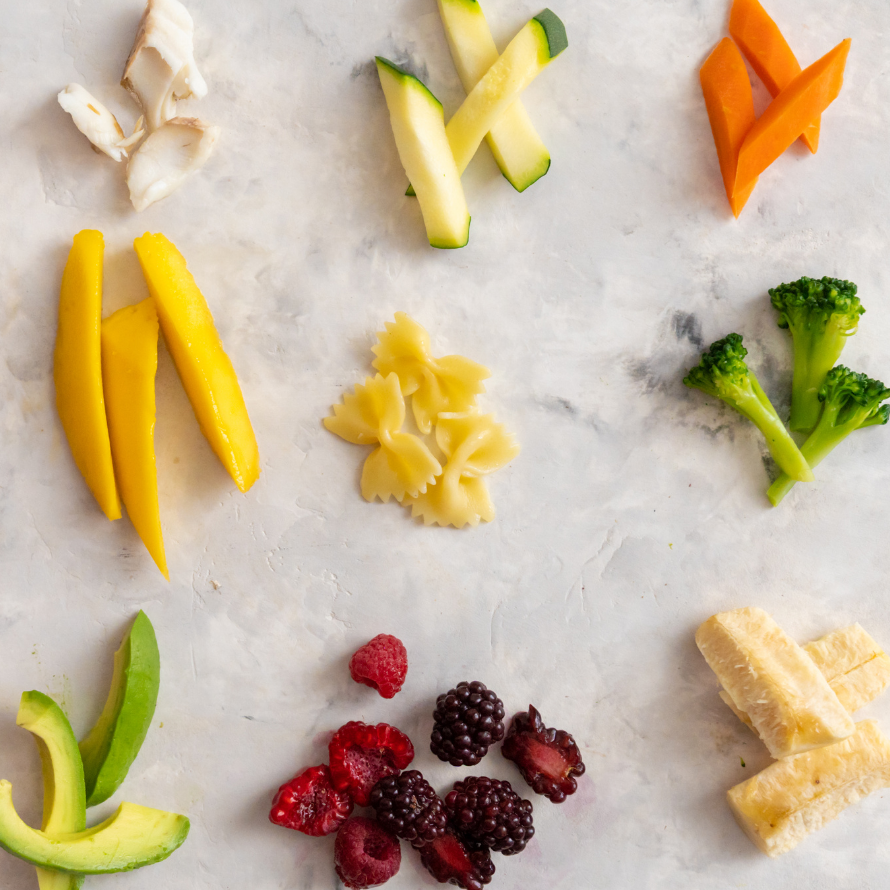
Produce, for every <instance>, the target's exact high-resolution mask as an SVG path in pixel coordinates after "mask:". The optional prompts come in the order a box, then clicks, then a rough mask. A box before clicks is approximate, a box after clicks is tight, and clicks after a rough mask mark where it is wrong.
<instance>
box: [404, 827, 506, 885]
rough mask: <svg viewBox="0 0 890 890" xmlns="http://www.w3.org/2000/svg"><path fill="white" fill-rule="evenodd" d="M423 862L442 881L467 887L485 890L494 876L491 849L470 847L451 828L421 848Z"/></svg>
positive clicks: (441, 882)
mask: <svg viewBox="0 0 890 890" xmlns="http://www.w3.org/2000/svg"><path fill="white" fill-rule="evenodd" d="M420 861H421V862H422V863H423V866H424V868H425V869H426V870H427V871H428V872H429V873H430V874H431V875H432V876H433V877H434V878H435V879H436V880H437V881H438V882H439V883H440V884H454V885H456V886H457V887H463V890H482V887H483V885H485V884H489V883H491V879H492V877H493V875H494V863H493V862H492V861H491V854H490V853H489V852H488V850H478V849H470V845H469V844H468V843H467V842H466V841H465V840H464V839H463V838H461V837H458V835H457V834H455V833H454V831H452V830H451V829H450V828H449V829H448V831H446V833H445V834H444V835H442V837H440V838H436V840H434V841H431V842H430V843H428V844H424V845H423V846H422V847H421V848H420Z"/></svg>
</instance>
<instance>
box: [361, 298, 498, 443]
mask: <svg viewBox="0 0 890 890" xmlns="http://www.w3.org/2000/svg"><path fill="white" fill-rule="evenodd" d="M395 319H396V320H395V321H394V322H386V330H385V331H380V332H378V334H377V338H378V343H377V345H376V346H374V347H372V351H373V352H374V354H375V355H376V356H377V358H375V359H374V361H373V363H372V364H373V366H374V367H375V368H376V369H377V370H378V371H380V373H381V374H392V373H394V374H397V375H398V378H399V384H400V386H401V388H402V395H403V396H409V395H410V396H413V399H412V402H411V407H412V410H413V411H414V421H415V423H416V424H417V428H418V429H419V430H420V431H421V432H422V433H424V434H427V433H429V432H430V431H431V430H432V427H433V424H434V423H435V422H436V416H437V415H439V414H441V413H442V412H460V411H466V410H467V409H468V408H472V407H473V406H474V405H475V404H476V396H477V394H479V393H481V392H485V387H484V386H483V385H482V381H483V380H485V379H486V378H487V377H490V376H491V373H490V372H489V370H488V368H485V367H483V366H482V365H480V364H477V363H476V362H474V361H471V360H470V359H468V358H464V357H463V356H462V355H446V356H445V357H444V358H439V359H437V358H434V357H433V356H432V355H431V353H430V335H429V334H428V333H427V331H426V329H425V328H424V327H422V326H421V325H419V324H418V323H417V322H416V321H414V320H413V319H411V318H409V317H408V316H407V315H406V314H405V313H404V312H397V313H396V315H395Z"/></svg>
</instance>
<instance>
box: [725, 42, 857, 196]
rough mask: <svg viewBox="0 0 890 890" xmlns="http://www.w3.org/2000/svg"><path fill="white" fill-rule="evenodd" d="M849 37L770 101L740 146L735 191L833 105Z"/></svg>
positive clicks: (736, 192)
mask: <svg viewBox="0 0 890 890" xmlns="http://www.w3.org/2000/svg"><path fill="white" fill-rule="evenodd" d="M849 52H850V39H849V38H847V39H846V40H843V41H841V42H840V43H839V44H838V45H837V46H836V47H835V48H834V49H833V50H831V51H830V52H827V53H826V54H825V55H824V56H822V58H821V59H819V60H818V61H816V62H813V64H812V65H810V67H809V68H805V69H804V70H803V71H802V72H801V73H800V74H799V75H798V76H797V77H795V78H794V80H793V81H791V83H790V84H788V86H787V87H785V89H784V90H782V92H781V93H779V95H778V96H776V98H775V99H773V101H772V102H770V104H769V106H768V107H767V109H766V111H764V112H763V114H762V115H760V117H759V118H758V119H757V121H756V122H755V123H754V126H752V127H751V129H750V130H749V131H748V135H747V136H745V141H744V142H743V143H742V147H741V148H740V149H739V165H738V170H737V172H736V181H735V187H734V188H733V193H734V194H740V193H741V190H742V189H745V188H747V187H748V186H749V185H750V183H751V182H752V181H753V180H754V179H756V178H757V177H758V176H759V175H760V174H761V173H763V171H764V170H766V168H767V167H769V165H770V164H772V162H773V161H775V160H776V158H778V157H779V155H781V154H782V153H783V152H784V151H785V149H787V148H788V147H789V146H790V145H791V144H792V143H793V142H794V140H795V139H797V138H798V136H800V134H801V133H803V131H804V130H805V129H806V128H807V127H808V126H809V125H810V124H811V123H813V122H814V121H816V120H818V119H819V115H821V114H822V112H823V111H825V109H826V108H828V106H829V105H831V103H832V102H834V100H835V99H836V98H837V97H838V94H839V93H840V91H841V87H842V86H843V84H844V67H845V66H846V64H847V54H848V53H849Z"/></svg>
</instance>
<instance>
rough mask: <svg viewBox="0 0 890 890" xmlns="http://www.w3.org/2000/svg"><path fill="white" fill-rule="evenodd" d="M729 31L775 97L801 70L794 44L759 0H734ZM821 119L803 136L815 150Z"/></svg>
mask: <svg viewBox="0 0 890 890" xmlns="http://www.w3.org/2000/svg"><path fill="white" fill-rule="evenodd" d="M729 33H730V35H731V36H732V39H733V40H734V41H735V42H736V43H737V44H738V45H739V49H741V51H742V52H743V53H744V54H745V58H746V59H747V60H748V61H749V62H750V63H751V67H752V68H753V69H754V71H755V72H756V73H757V76H758V77H759V78H760V79H761V80H762V81H763V84H764V86H765V87H766V88H767V89H768V90H769V93H770V95H771V96H772V97H773V98H774V99H775V97H776V96H778V95H779V93H781V92H782V90H784V89H785V87H787V86H788V84H789V83H791V81H792V80H794V78H795V77H797V75H798V74H800V63H799V62H798V61H797V58H796V57H795V55H794V53H793V52H792V51H791V47H790V46H788V42H787V41H786V40H785V38H784V37H783V36H782V32H781V31H780V30H779V26H778V25H777V24H776V23H775V22H774V21H773V20H772V19H771V18H770V17H769V15H768V14H767V11H766V10H765V9H764V8H763V7H762V6H761V5H760V3H759V2H758V0H733V4H732V12H731V13H730V14H729ZM820 119H821V116H820V117H818V118H816V120H815V121H814V122H813V123H811V124H810V125H809V126H808V127H807V128H806V129H805V130H804V131H803V133H802V134H801V137H800V138H801V139H802V140H803V142H804V144H805V145H806V147H807V148H808V149H809V150H810V151H811V152H812V153H813V154H815V153H816V149H817V148H818V147H819V126H820V123H819V122H820Z"/></svg>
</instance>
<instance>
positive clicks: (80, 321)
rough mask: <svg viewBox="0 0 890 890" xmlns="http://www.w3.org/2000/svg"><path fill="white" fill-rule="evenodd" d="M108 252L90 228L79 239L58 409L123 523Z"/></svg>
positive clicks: (62, 315)
mask: <svg viewBox="0 0 890 890" xmlns="http://www.w3.org/2000/svg"><path fill="white" fill-rule="evenodd" d="M104 252H105V240H104V239H103V237H102V233H101V232H97V231H94V230H91V229H84V231H82V232H78V233H77V234H76V235H75V236H74V244H73V245H72V247H71V252H70V253H69V254H68V262H67V263H66V264H65V272H64V274H63V275H62V291H61V294H60V297H59V328H58V332H57V333H56V350H55V355H54V357H53V380H54V381H55V386H56V409H57V410H58V412H59V418H60V419H61V421H62V427H63V429H64V430H65V435H66V436H67V438H68V445H69V446H70V447H71V454H72V455H73V456H74V462H75V463H76V464H77V468H78V469H79V470H80V472H81V474H82V475H83V478H84V479H85V480H86V483H87V485H88V486H89V488H90V491H92V493H93V495H94V496H95V498H96V500H97V501H98V502H99V506H100V507H101V508H102V511H103V512H104V513H105V515H106V516H107V517H108V518H109V519H120V515H121V504H120V499H119V498H118V494H117V486H116V485H115V481H114V469H113V468H112V464H111V442H110V440H109V436H108V423H107V421H106V419H105V397H104V394H103V391H102V365H101V346H100V342H99V325H100V322H101V319H102V260H103V255H104Z"/></svg>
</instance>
